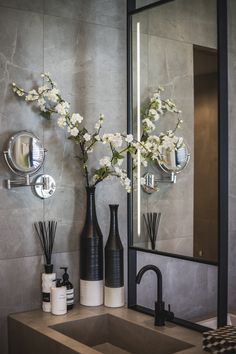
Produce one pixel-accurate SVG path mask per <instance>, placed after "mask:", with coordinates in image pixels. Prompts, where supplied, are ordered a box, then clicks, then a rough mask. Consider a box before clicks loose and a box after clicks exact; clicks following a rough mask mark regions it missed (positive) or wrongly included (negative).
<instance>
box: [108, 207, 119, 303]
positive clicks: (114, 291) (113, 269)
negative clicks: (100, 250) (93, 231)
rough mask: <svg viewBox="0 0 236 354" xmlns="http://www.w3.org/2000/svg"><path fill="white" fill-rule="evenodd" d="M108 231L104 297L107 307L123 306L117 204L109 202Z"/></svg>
mask: <svg viewBox="0 0 236 354" xmlns="http://www.w3.org/2000/svg"><path fill="white" fill-rule="evenodd" d="M109 207H110V232H109V236H108V240H107V243H106V246H105V298H104V304H105V306H108V307H121V306H124V250H123V246H122V243H121V240H120V235H119V227H118V207H119V205H117V204H110V205H109Z"/></svg>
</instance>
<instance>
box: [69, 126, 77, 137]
mask: <svg viewBox="0 0 236 354" xmlns="http://www.w3.org/2000/svg"><path fill="white" fill-rule="evenodd" d="M70 134H71V135H72V136H77V135H78V134H79V129H78V128H76V127H74V128H72V129H71V130H70Z"/></svg>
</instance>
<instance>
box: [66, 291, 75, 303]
mask: <svg viewBox="0 0 236 354" xmlns="http://www.w3.org/2000/svg"><path fill="white" fill-rule="evenodd" d="M66 303H67V305H73V303H74V289H68V290H66Z"/></svg>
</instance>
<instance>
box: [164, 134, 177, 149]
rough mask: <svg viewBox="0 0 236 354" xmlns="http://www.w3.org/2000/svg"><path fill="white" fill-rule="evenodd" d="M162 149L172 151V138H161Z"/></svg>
mask: <svg viewBox="0 0 236 354" xmlns="http://www.w3.org/2000/svg"><path fill="white" fill-rule="evenodd" d="M162 147H163V148H164V149H169V150H172V149H174V147H175V146H174V141H173V137H169V136H167V135H165V136H164V137H163V142H162Z"/></svg>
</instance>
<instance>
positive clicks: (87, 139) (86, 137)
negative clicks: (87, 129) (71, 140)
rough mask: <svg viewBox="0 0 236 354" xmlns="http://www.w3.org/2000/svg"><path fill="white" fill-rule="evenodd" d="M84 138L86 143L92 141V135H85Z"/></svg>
mask: <svg viewBox="0 0 236 354" xmlns="http://www.w3.org/2000/svg"><path fill="white" fill-rule="evenodd" d="M83 137H84V140H85V141H89V140H90V139H91V135H90V134H88V133H85V134H84V136H83Z"/></svg>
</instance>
